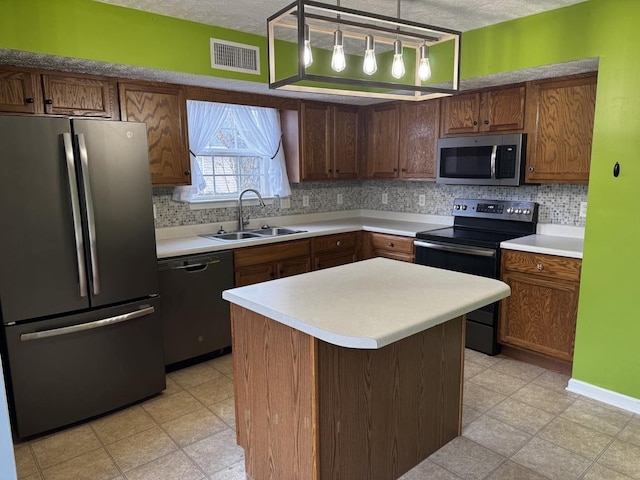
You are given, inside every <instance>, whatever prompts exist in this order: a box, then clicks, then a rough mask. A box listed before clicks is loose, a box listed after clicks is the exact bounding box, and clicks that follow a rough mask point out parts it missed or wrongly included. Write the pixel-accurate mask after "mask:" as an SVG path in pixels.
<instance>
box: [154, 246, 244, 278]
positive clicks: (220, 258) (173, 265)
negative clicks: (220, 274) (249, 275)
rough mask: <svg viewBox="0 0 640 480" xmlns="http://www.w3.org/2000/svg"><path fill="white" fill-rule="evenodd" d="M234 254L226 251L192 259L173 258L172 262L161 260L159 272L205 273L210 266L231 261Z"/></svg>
mask: <svg viewBox="0 0 640 480" xmlns="http://www.w3.org/2000/svg"><path fill="white" fill-rule="evenodd" d="M232 258H233V257H232V253H231V252H228V251H225V252H221V253H217V254H215V255H211V254H209V255H197V256H193V257H191V258H189V257H185V258H173V259H171V260H161V261H159V262H158V271H161V272H163V271H171V270H174V271H175V270H184V271H186V272H188V273H197V272H203V271H205V270H207V269H208V268H209V266H213V265H217V264H219V263H222V262H224V261H231V259H232Z"/></svg>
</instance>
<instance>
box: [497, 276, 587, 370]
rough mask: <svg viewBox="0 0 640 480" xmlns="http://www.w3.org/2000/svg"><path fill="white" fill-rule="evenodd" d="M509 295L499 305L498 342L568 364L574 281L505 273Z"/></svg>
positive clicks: (574, 311) (574, 304) (576, 287)
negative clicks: (509, 290)
mask: <svg viewBox="0 0 640 480" xmlns="http://www.w3.org/2000/svg"><path fill="white" fill-rule="evenodd" d="M502 281H503V282H505V283H507V284H508V285H509V286H510V287H511V296H510V297H507V298H506V299H505V300H504V301H503V302H502V304H501V310H500V327H499V334H498V340H499V342H500V343H503V344H506V345H513V346H516V347H520V348H525V349H527V350H531V351H534V352H537V353H542V354H544V355H548V356H550V357H553V358H557V359H560V360H564V361H569V362H571V361H572V359H573V345H574V340H575V329H576V317H577V311H578V290H579V284H578V282H568V281H561V280H551V279H549V278H545V277H542V276H536V275H526V274H522V273H517V272H513V273H512V272H506V273H504V274H503V276H502Z"/></svg>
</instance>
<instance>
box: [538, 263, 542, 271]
mask: <svg viewBox="0 0 640 480" xmlns="http://www.w3.org/2000/svg"><path fill="white" fill-rule="evenodd" d="M536 268H537V269H538V270H540V271H542V270H543V269H544V265H542V264H541V263H538V264H536Z"/></svg>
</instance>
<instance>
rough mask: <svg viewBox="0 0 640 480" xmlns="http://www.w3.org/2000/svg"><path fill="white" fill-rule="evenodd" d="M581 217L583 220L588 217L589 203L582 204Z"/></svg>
mask: <svg viewBox="0 0 640 480" xmlns="http://www.w3.org/2000/svg"><path fill="white" fill-rule="evenodd" d="M580 216H581V217H582V218H585V217H586V216H587V202H580Z"/></svg>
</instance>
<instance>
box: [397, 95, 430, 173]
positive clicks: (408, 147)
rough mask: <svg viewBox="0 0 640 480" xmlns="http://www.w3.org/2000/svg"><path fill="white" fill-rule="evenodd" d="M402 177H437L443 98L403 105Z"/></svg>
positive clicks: (401, 118)
mask: <svg viewBox="0 0 640 480" xmlns="http://www.w3.org/2000/svg"><path fill="white" fill-rule="evenodd" d="M400 113H401V115H400V153H399V155H400V177H401V178H428V179H435V178H436V159H437V155H438V136H439V133H440V100H439V99H436V100H425V101H423V102H415V103H405V104H402V105H401V107H400Z"/></svg>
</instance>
